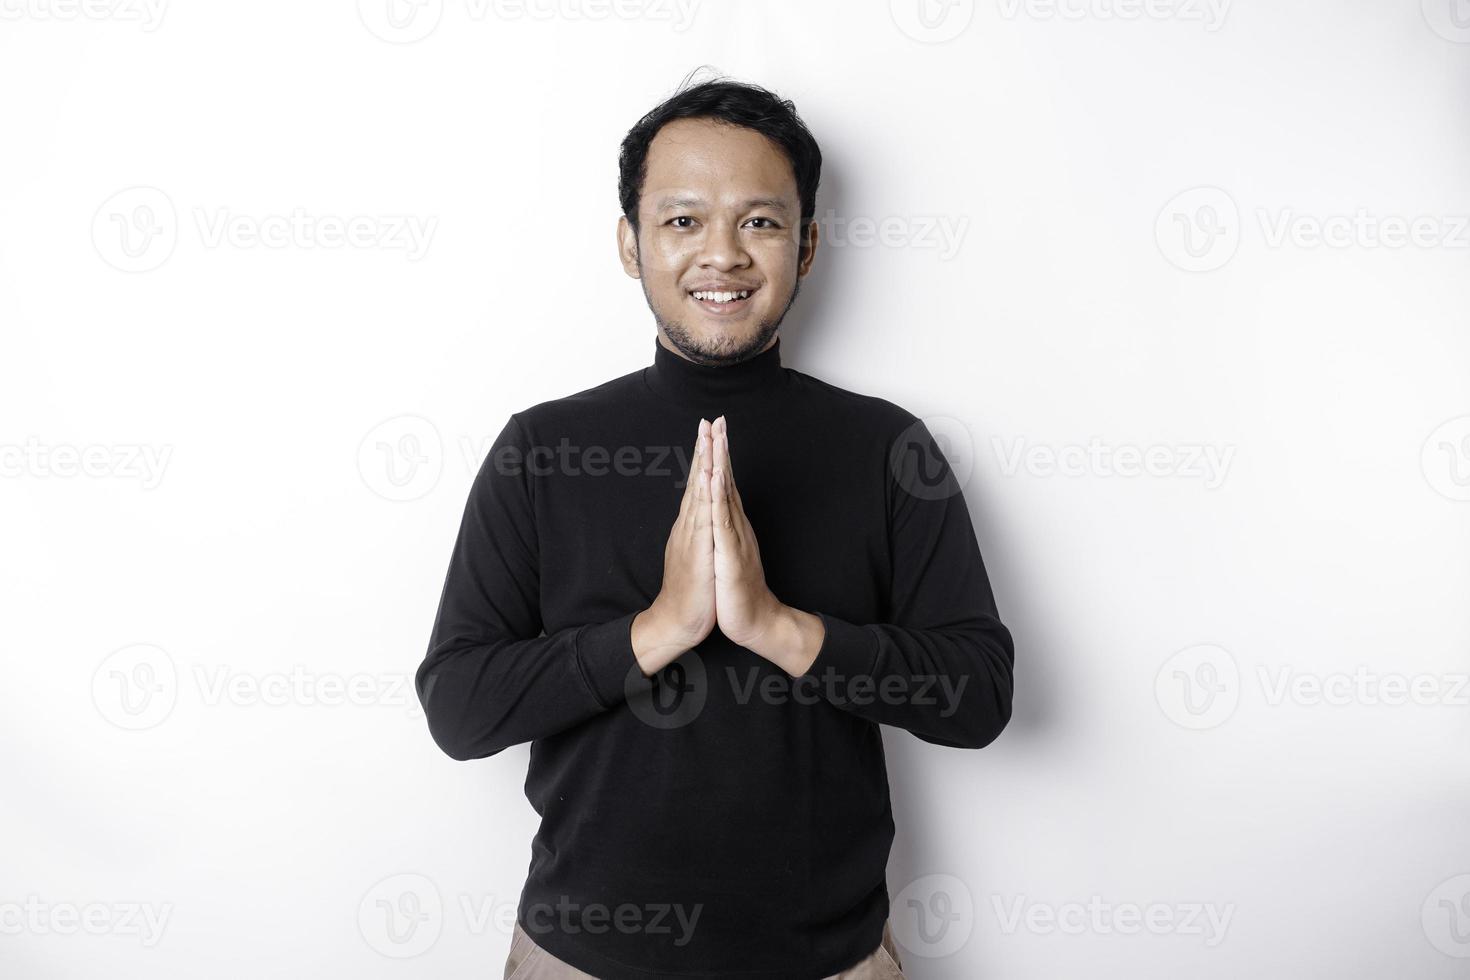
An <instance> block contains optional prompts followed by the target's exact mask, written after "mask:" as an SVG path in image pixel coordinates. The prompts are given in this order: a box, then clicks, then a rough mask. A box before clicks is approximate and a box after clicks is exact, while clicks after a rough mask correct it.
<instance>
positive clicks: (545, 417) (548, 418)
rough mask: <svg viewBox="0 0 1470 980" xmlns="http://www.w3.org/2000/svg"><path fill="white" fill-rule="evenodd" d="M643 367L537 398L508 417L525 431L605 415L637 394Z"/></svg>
mask: <svg viewBox="0 0 1470 980" xmlns="http://www.w3.org/2000/svg"><path fill="white" fill-rule="evenodd" d="M643 371H644V369H643V368H639V369H638V370H636V371H629V372H628V373H627V374H623V375H619V376H618V377H616V378H613V379H611V380H610V381H604V382H602V383H601V384H599V385H594V386H592V387H591V388H583V389H582V390H581V391H574V392H572V393H571V394H568V395H562V396H560V397H557V398H549V399H546V400H544V401H539V402H536V403H534V404H531V405H527V406H526V407H524V408H522V409H520V410H519V411H516V412H512V413H511V421H512V422H514V423H516V424H517V425H519V426H520V428H521V429H522V430H524V431H525V432H526V433H527V434H530V433H534V432H542V431H546V432H556V431H565V430H566V429H567V428H568V427H569V426H570V425H572V424H575V423H576V422H578V421H579V420H585V419H589V418H599V417H604V416H603V414H602V413H606V412H609V411H612V410H615V409H617V408H619V407H621V406H624V405H626V404H627V403H628V399H630V398H632V397H634V396H636V395H637V394H638V393H639V391H640V390H641V388H642V385H643Z"/></svg>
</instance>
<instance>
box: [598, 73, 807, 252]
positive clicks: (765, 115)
mask: <svg viewBox="0 0 1470 980" xmlns="http://www.w3.org/2000/svg"><path fill="white" fill-rule="evenodd" d="M702 67H704V66H701V68H702ZM701 68H696V69H695V70H694V71H693V72H690V73H689V74H688V75H686V76H685V77H684V81H683V82H681V83H680V84H679V88H678V89H677V90H676V92H675V94H674V95H672V96H670V97H669V98H668V99H665V100H664V101H663V102H661V103H659V104H658V105H657V106H655V107H654V108H653V109H651V110H649V112H648V113H647V114H646V115H644V117H643V118H642V119H640V120H638V122H637V123H635V124H634V126H633V128H632V129H630V130H628V135H627V136H625V137H623V145H622V149H621V150H620V151H619V153H618V202H619V204H621V205H622V208H623V216H624V217H626V218H627V219H628V223H629V224H631V225H632V226H633V234H634V235H635V236H636V235H637V234H638V199H639V198H640V197H641V196H642V194H643V181H644V179H645V178H647V176H648V147H649V145H650V144H651V143H653V138H654V137H655V136H656V135H658V131H659V130H660V129H661V128H663V126H664V125H665V124H666V123H670V122H672V121H674V120H675V119H718V120H720V121H722V122H725V123H729V124H731V125H735V126H744V127H745V128H746V129H753V130H755V131H756V132H757V133H760V134H761V135H763V136H765V137H766V138H767V139H769V140H771V141H772V142H773V143H775V144H776V146H778V147H779V148H780V149H781V151H782V153H784V154H785V155H786V159H787V160H788V161H789V162H790V163H791V170H792V172H793V173H794V174H795V176H796V193H797V197H798V198H799V199H800V201H801V242H802V246H803V248H805V245H806V228H807V225H809V224H810V223H811V221H812V218H813V217H814V216H815V215H816V212H817V184H818V182H819V181H820V180H821V177H822V151H821V149H819V148H818V146H817V141H816V139H815V138H814V137H813V136H812V134H811V131H810V130H808V129H807V128H806V124H805V123H804V122H802V121H801V117H800V116H798V115H797V114H796V106H795V105H794V104H793V103H792V102H791V100H790V99H781V98H779V97H778V96H777V95H776V94H775V93H774V92H771V91H769V90H768V89H764V88H761V87H760V86H759V85H752V84H749V83H747V82H736V81H730V80H728V79H720V78H717V79H712V80H710V81H706V82H700V83H698V84H697V85H693V86H690V85H689V80H690V78H692V77H693V76H694V75H695V74H696V73H697V72H699V71H700V70H701Z"/></svg>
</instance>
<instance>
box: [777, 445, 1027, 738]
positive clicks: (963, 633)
mask: <svg viewBox="0 0 1470 980" xmlns="http://www.w3.org/2000/svg"><path fill="white" fill-rule="evenodd" d="M910 419H911V423H910V425H909V427H908V428H907V429H906V430H905V431H904V434H903V435H902V436H900V437H899V438H898V439H897V440H895V441H894V442H893V443H892V444H891V451H890V454H889V467H888V471H889V477H888V479H889V485H888V502H889V503H888V511H889V553H890V558H891V565H892V584H891V596H890V603H889V616H888V617H887V618H888V619H889V620H890V621H889V622H882V623H863V624H858V623H852V622H849V621H847V620H844V619H841V618H838V617H836V616H833V615H831V614H829V613H826V612H816V613H815V614H816V615H818V616H820V617H821V619H822V624H823V626H824V627H825V628H826V636H825V638H824V639H823V641H822V645H821V648H820V649H819V651H818V653H817V657H816V659H815V660H814V661H813V662H812V664H811V666H810V667H809V668H808V669H807V672H806V674H805V675H804V676H808V677H812V678H814V679H815V680H817V681H818V682H819V684H818V690H819V691H820V692H821V694H822V695H823V696H824V697H826V698H827V699H828V700H829V701H831V702H832V703H833V704H835V705H836V706H837V707H839V708H842V709H844V710H846V711H851V712H852V713H854V714H856V715H859V716H861V717H863V718H867V719H869V720H871V721H874V722H878V723H881V724H885V725H894V726H897V727H900V728H904V729H907V730H908V731H910V732H912V733H913V734H914V735H916V736H918V737H919V738H921V739H923V740H924V741H926V742H932V743H934V744H937V745H947V746H951V747H955V748H975V749H978V748H983V747H984V746H986V745H988V744H989V743H990V742H992V741H994V740H995V738H996V737H997V736H998V735H999V734H1000V733H1001V731H1002V730H1003V729H1004V728H1005V726H1006V724H1007V723H1008V722H1009V721H1010V717H1011V693H1012V670H1013V666H1014V662H1015V650H1014V645H1013V643H1012V638H1011V634H1010V631H1009V630H1007V629H1006V627H1005V626H1004V625H1003V624H1002V623H1001V621H1000V619H999V614H998V613H997V611H996V606H995V597H994V595H993V593H992V591H991V587H990V579H989V577H988V576H987V575H986V572H985V565H984V562H983V561H982V560H981V557H980V548H979V545H978V543H977V542H976V540H975V531H974V527H973V525H972V523H971V521H970V514H969V511H968V510H967V508H966V506H965V499H964V495H963V493H962V492H961V489H960V486H959V483H958V481H957V480H956V478H955V476H954V474H953V472H952V470H951V469H950V465H949V461H948V460H947V459H946V458H945V456H944V454H943V452H942V451H941V450H940V449H939V447H938V445H937V444H936V443H935V442H934V438H933V436H932V434H931V433H930V432H929V430H928V428H927V427H926V426H925V425H924V424H923V422H922V421H920V420H918V419H917V418H914V417H912V416H910ZM829 675H830V676H831V677H833V678H835V680H836V683H828V682H827V681H826V680H824V678H826V677H828V676H829ZM855 678H864V680H863V681H856V680H854V679H855ZM867 678H871V681H867V680H866V679H867Z"/></svg>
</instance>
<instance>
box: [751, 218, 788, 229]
mask: <svg viewBox="0 0 1470 980" xmlns="http://www.w3.org/2000/svg"><path fill="white" fill-rule="evenodd" d="M750 220H751V221H764V222H765V223H766V226H767V227H769V228H779V227H781V226H780V225H778V224H777V223H776V222H775V221H773V220H771V219H770V218H761V217H757V218H751V219H750Z"/></svg>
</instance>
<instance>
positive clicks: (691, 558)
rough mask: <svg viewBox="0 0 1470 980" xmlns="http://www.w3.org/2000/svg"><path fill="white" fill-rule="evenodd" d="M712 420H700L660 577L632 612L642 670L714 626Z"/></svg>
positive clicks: (656, 666)
mask: <svg viewBox="0 0 1470 980" xmlns="http://www.w3.org/2000/svg"><path fill="white" fill-rule="evenodd" d="M711 445H712V440H711V432H710V423H709V422H707V421H706V420H704V419H700V420H699V435H698V437H697V438H696V439H695V441H694V458H693V462H692V463H691V465H690V467H689V481H688V483H686V484H685V486H684V497H683V499H682V500H681V501H680V502H679V516H678V517H677V518H675V519H674V526H673V529H672V530H670V531H669V540H668V543H667V544H666V545H664V579H663V585H662V587H661V588H660V589H659V593H658V596H657V597H655V598H654V600H653V604H652V605H650V606H649V607H648V608H647V609H645V610H643V611H642V612H640V613H639V614H638V615H637V616H635V617H633V635H632V639H633V654H634V656H636V657H637V658H638V665H639V667H640V668H641V669H642V671H643V674H644V676H651V675H653V674H655V673H657V672H658V671H660V670H662V669H663V668H664V667H665V666H667V665H668V664H670V663H672V662H673V661H674V660H677V659H678V658H679V656H680V655H682V654H683V653H684V652H685V651H686V650H688V649H689V648H690V647H693V646H694V645H695V644H697V643H699V642H700V641H701V640H703V639H704V638H705V637H706V636H708V635H709V633H710V630H712V629H714V628H715V623H716V619H717V618H716V615H715V537H714V527H713V525H712V524H711V523H710V500H711V498H710V471H711V469H712V466H711V462H710V456H711Z"/></svg>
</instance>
